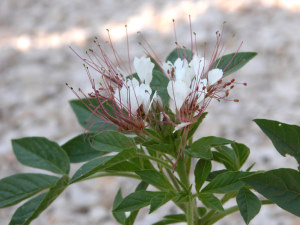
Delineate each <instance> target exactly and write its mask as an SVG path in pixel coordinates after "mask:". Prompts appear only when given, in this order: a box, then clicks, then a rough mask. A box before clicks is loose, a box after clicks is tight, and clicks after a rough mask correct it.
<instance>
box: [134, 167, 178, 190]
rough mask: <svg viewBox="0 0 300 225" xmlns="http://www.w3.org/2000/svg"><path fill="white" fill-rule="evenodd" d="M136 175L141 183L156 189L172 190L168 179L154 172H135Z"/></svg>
mask: <svg viewBox="0 0 300 225" xmlns="http://www.w3.org/2000/svg"><path fill="white" fill-rule="evenodd" d="M136 174H137V175H139V176H140V177H141V179H142V180H143V181H145V182H146V183H148V184H151V185H153V186H154V187H157V188H158V189H167V190H169V189H173V187H172V185H171V184H170V182H169V181H168V179H167V178H166V177H165V176H164V175H163V174H161V173H159V172H157V171H156V170H141V171H136Z"/></svg>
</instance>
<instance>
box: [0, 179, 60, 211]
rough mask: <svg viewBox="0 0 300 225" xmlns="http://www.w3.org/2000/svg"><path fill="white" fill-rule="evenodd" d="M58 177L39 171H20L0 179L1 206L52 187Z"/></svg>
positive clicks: (14, 202)
mask: <svg viewBox="0 0 300 225" xmlns="http://www.w3.org/2000/svg"><path fill="white" fill-rule="evenodd" d="M58 179H59V178H58V177H55V176H50V175H46V174H38V173H20V174H15V175H12V176H9V177H5V178H3V179H1V180H0V208H3V207H7V206H11V205H14V204H16V203H18V202H20V201H22V200H24V199H26V198H29V197H31V196H33V195H34V194H36V193H38V192H40V191H42V190H44V189H46V188H49V187H52V186H53V185H54V184H55V183H56V182H57V181H58Z"/></svg>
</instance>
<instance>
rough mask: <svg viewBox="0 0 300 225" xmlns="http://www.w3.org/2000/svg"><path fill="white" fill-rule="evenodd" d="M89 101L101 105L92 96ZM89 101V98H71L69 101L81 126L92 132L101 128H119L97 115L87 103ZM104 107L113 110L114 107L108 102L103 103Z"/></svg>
mask: <svg viewBox="0 0 300 225" xmlns="http://www.w3.org/2000/svg"><path fill="white" fill-rule="evenodd" d="M89 101H90V102H91V104H93V105H94V106H97V105H99V103H98V101H97V99H95V98H90V99H89ZM89 101H88V100H87V99H82V100H71V101H70V102H69V103H70V105H71V107H72V109H73V111H74V113H75V115H76V117H77V120H78V122H79V123H80V125H81V126H83V127H84V128H86V129H88V130H89V131H90V132H96V131H99V130H102V131H103V130H106V131H108V130H117V129H116V126H115V125H112V124H109V123H107V122H105V121H104V120H102V119H100V118H99V117H96V116H95V115H94V114H93V113H92V112H91V111H90V110H89V109H88V108H87V107H86V106H85V105H84V103H85V104H87V105H89ZM103 105H104V107H105V108H106V109H107V110H108V111H109V112H111V111H112V109H110V107H109V106H108V104H103Z"/></svg>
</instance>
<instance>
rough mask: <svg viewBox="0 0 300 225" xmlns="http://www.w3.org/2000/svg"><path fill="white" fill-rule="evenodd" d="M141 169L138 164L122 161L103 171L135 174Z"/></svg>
mask: <svg viewBox="0 0 300 225" xmlns="http://www.w3.org/2000/svg"><path fill="white" fill-rule="evenodd" d="M140 169H141V168H140V167H139V165H138V164H136V163H133V162H130V161H123V162H121V163H118V164H115V165H113V166H111V167H108V168H106V169H105V171H108V172H120V171H122V172H135V171H138V170H140Z"/></svg>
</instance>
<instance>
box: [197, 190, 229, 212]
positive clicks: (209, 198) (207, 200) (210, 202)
mask: <svg viewBox="0 0 300 225" xmlns="http://www.w3.org/2000/svg"><path fill="white" fill-rule="evenodd" d="M198 198H199V200H200V201H201V202H202V203H203V204H204V205H205V206H206V207H207V208H210V209H213V210H217V211H224V208H223V206H222V203H221V201H220V200H219V199H218V198H217V197H216V196H214V195H213V194H211V193H200V194H198Z"/></svg>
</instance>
